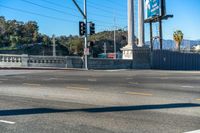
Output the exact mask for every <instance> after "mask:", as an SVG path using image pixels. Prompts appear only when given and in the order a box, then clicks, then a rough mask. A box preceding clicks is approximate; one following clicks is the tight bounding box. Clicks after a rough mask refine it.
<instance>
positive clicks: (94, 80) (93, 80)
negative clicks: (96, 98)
mask: <svg viewBox="0 0 200 133" xmlns="http://www.w3.org/2000/svg"><path fill="white" fill-rule="evenodd" d="M88 81H90V82H96V81H97V79H88Z"/></svg>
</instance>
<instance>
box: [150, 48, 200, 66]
mask: <svg viewBox="0 0 200 133" xmlns="http://www.w3.org/2000/svg"><path fill="white" fill-rule="evenodd" d="M151 66H152V68H153V69H164V70H200V54H198V53H182V52H176V51H167V50H162V51H161V50H155V51H153V52H152V54H151Z"/></svg>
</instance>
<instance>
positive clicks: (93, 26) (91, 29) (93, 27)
mask: <svg viewBox="0 0 200 133" xmlns="http://www.w3.org/2000/svg"><path fill="white" fill-rule="evenodd" d="M94 34H95V24H94V23H92V22H91V23H90V35H94Z"/></svg>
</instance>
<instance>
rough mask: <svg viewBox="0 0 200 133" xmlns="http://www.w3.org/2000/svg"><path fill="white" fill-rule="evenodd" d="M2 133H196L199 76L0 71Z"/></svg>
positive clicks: (198, 125)
mask: <svg viewBox="0 0 200 133" xmlns="http://www.w3.org/2000/svg"><path fill="white" fill-rule="evenodd" d="M0 84H1V85H0V132H2V133H143V132H144V133H183V132H190V131H196V130H200V72H182V71H174V72H172V71H152V70H143V71H139V70H133V71H128V70H110V71H75V70H48V71H46V70H0Z"/></svg>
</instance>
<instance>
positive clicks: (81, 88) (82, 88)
mask: <svg viewBox="0 0 200 133" xmlns="http://www.w3.org/2000/svg"><path fill="white" fill-rule="evenodd" d="M67 88H68V89H75V90H85V91H87V90H89V89H90V88H84V87H73V86H68V87H67Z"/></svg>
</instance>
